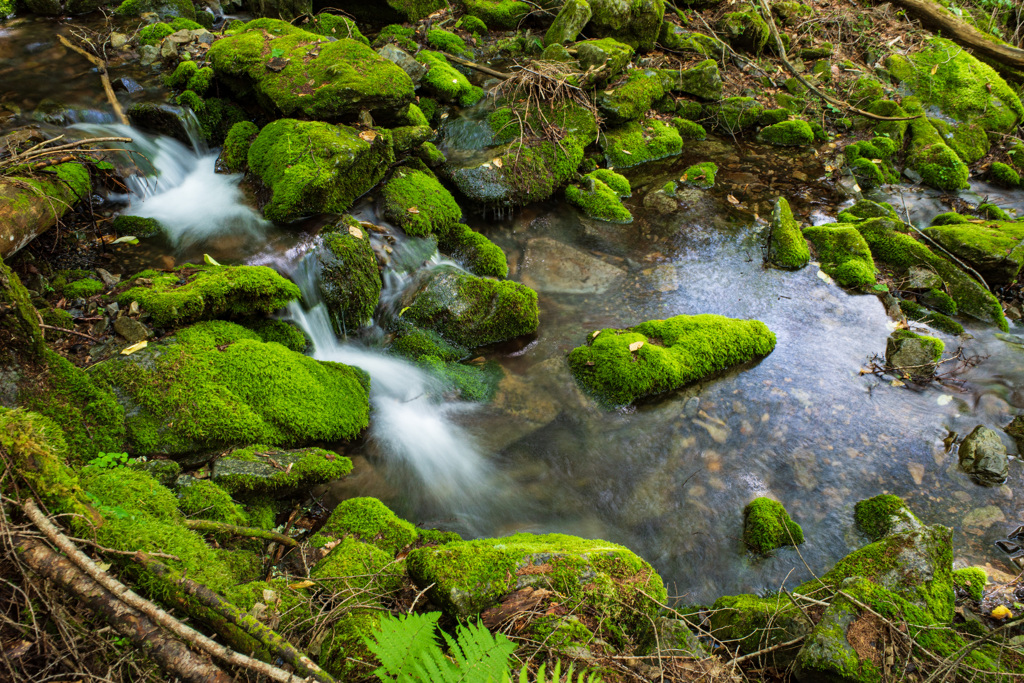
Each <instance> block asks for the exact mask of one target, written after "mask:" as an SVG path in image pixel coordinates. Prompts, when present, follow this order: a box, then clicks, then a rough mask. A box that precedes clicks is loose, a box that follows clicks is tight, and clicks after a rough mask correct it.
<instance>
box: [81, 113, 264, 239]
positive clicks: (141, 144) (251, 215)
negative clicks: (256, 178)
mask: <svg viewBox="0 0 1024 683" xmlns="http://www.w3.org/2000/svg"><path fill="white" fill-rule="evenodd" d="M183 123H184V125H185V130H186V131H187V132H188V133H189V137H190V139H192V142H193V145H194V147H195V151H193V149H189V147H187V146H186V145H184V144H182V143H181V142H179V141H177V140H175V139H174V138H170V137H166V136H163V135H148V134H146V133H143V132H141V131H139V130H137V129H135V128H132V127H131V126H125V125H121V124H103V125H100V124H78V125H76V126H74V128H77V129H79V130H84V131H86V132H88V133H90V134H93V135H97V136H118V137H128V138H131V139H132V142H131V143H129V144H123V145H120V146H121V147H122V148H124V149H125V150H126V154H125V157H126V158H125V160H124V161H125V163H127V164H130V165H133V166H136V167H137V168H138V170H139V173H138V174H136V175H131V176H129V177H128V179H127V183H128V188H129V190H130V194H129V196H128V200H129V206H128V209H126V210H125V211H124V213H125V214H126V215H129V216H141V217H143V218H155V219H156V220H158V221H160V224H161V225H162V226H163V227H164V230H165V232H166V234H167V237H168V239H169V240H170V241H171V243H172V244H173V245H174V246H175V247H178V248H187V247H188V246H190V245H194V244H198V243H201V242H203V241H205V240H207V239H209V238H211V237H216V236H222V235H227V234H236V235H237V234H241V235H248V236H251V237H252V238H253V239H254V240H262V239H263V235H264V234H265V232H266V230H267V228H268V227H269V226H270V223H269V222H268V221H266V220H264V219H263V217H262V216H260V215H259V213H257V212H256V211H254V210H253V209H252V208H251V207H249V206H247V205H246V204H245V201H244V199H245V198H244V196H243V194H242V191H241V190H240V189H239V187H238V184H239V182H241V179H242V176H241V174H223V173H216V172H215V171H214V166H215V164H216V161H217V152H216V151H210V150H208V149H207V148H206V145H205V143H203V141H202V136H201V135H198V131H197V129H196V128H195V122H194V117H193V118H189V116H187V115H186V116H184V117H183Z"/></svg>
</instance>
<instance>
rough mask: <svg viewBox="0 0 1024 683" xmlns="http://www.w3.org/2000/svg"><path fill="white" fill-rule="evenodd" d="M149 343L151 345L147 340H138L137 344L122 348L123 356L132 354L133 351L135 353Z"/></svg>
mask: <svg viewBox="0 0 1024 683" xmlns="http://www.w3.org/2000/svg"><path fill="white" fill-rule="evenodd" d="M148 345H149V343H148V342H147V341H146V340H142V341H140V342H138V343H137V344H132V345H131V346H129V347H127V348H125V349H122V350H121V355H122V356H130V355H132V354H133V353H135V352H136V351H141V350H142V349H144V348H146V346H148Z"/></svg>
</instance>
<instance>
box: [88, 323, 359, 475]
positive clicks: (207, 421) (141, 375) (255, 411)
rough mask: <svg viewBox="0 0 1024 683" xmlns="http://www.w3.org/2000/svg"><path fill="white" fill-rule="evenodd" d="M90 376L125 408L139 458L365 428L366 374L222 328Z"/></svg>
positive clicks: (97, 368)
mask: <svg viewBox="0 0 1024 683" xmlns="http://www.w3.org/2000/svg"><path fill="white" fill-rule="evenodd" d="M88 374H89V376H90V377H91V378H92V379H93V380H94V381H96V382H97V383H100V384H103V385H106V386H109V387H111V388H112V389H113V391H114V393H115V395H116V396H117V399H118V401H119V402H120V403H121V404H122V405H123V406H124V407H125V412H126V424H127V429H128V440H129V443H130V444H131V448H130V450H131V451H133V452H134V453H135V454H137V455H152V454H158V453H160V454H167V455H182V454H187V453H200V452H204V451H209V450H213V449H216V448H222V447H224V446H229V445H237V444H247V443H248V444H252V443H263V444H268V445H272V446H281V445H289V446H298V445H302V444H305V443H309V442H311V441H338V440H342V439H352V438H354V437H355V436H356V435H358V434H359V433H360V432H361V431H362V430H363V429H364V428H365V427H366V425H367V422H368V420H369V392H368V388H369V379H368V377H367V376H366V374H365V373H364V372H363V371H362V370H359V369H357V368H352V367H349V366H346V365H342V364H340V363H329V362H320V361H316V360H313V359H312V358H309V357H308V356H304V355H302V354H301V353H297V352H295V351H291V350H290V349H288V348H286V347H284V346H282V345H280V344H277V343H273V342H270V343H268V342H264V341H263V339H262V338H261V337H260V336H259V335H258V334H257V333H256V332H253V331H251V330H248V329H246V328H244V327H241V326H239V325H236V324H234V323H229V322H224V321H208V322H202V323H198V324H196V325H193V326H192V327H188V328H186V329H183V330H180V331H179V332H177V333H176V334H175V335H174V336H173V337H172V338H170V339H168V340H166V341H164V342H161V343H158V344H149V346H147V347H146V348H144V349H141V350H139V351H135V352H134V353H132V354H130V355H120V356H117V357H115V358H112V359H110V360H107V361H104V362H102V363H98V364H97V365H94V366H92V367H91V368H90V369H89V371H88Z"/></svg>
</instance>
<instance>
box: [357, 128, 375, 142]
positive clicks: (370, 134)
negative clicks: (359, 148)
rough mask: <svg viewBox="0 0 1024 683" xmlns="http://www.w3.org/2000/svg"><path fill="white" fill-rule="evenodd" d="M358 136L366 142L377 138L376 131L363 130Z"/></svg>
mask: <svg viewBox="0 0 1024 683" xmlns="http://www.w3.org/2000/svg"><path fill="white" fill-rule="evenodd" d="M359 137H361V138H362V139H363V140H366V141H367V142H373V141H374V140H376V139H377V131H375V130H364V131H363V132H361V133H360V134H359Z"/></svg>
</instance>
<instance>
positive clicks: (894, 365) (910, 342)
mask: <svg viewBox="0 0 1024 683" xmlns="http://www.w3.org/2000/svg"><path fill="white" fill-rule="evenodd" d="M944 348H945V345H944V344H943V343H942V341H941V340H939V339H936V338H935V337H925V336H923V335H919V334H916V333H914V332H911V331H909V330H896V331H895V332H893V333H892V334H891V335H889V339H888V340H887V341H886V344H885V366H886V368H888V369H890V370H895V371H897V372H902V373H904V374H905V375H907V376H908V377H910V378H911V379H914V380H916V381H928V380H930V379H931V378H932V376H933V375H934V374H935V368H936V367H938V362H939V360H940V359H941V358H942V351H943V349H944Z"/></svg>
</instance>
